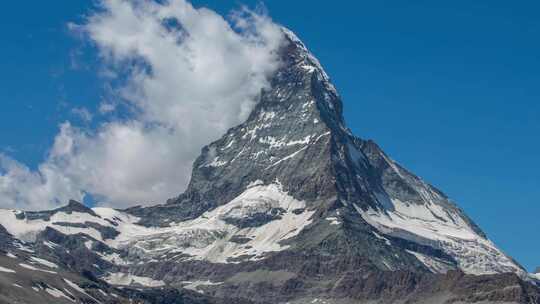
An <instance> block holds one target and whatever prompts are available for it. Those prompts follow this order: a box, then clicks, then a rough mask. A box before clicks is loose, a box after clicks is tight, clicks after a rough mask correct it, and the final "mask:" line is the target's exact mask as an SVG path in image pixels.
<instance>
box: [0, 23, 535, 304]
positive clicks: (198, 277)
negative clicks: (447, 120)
mask: <svg viewBox="0 0 540 304" xmlns="http://www.w3.org/2000/svg"><path fill="white" fill-rule="evenodd" d="M283 31H284V35H285V38H286V39H285V40H286V43H285V45H284V46H283V47H282V48H281V50H280V56H281V61H282V64H281V68H280V69H279V70H278V71H277V72H276V73H275V75H273V77H272V78H271V86H270V88H268V89H266V90H264V91H263V92H262V93H261V97H260V101H259V103H258V104H257V106H256V107H255V109H254V110H253V112H252V113H251V115H250V116H249V118H248V119H247V120H246V122H244V123H243V124H241V125H239V126H237V127H234V128H232V129H230V130H229V131H228V132H227V133H226V134H225V135H224V136H223V137H222V138H220V139H219V140H217V141H215V142H213V143H211V144H209V145H208V146H206V147H204V148H203V149H202V152H201V155H200V156H199V157H198V158H197V160H196V161H195V163H194V165H193V172H192V178H191V182H190V184H189V186H188V189H187V190H186V191H185V192H184V193H182V194H181V195H179V196H178V197H176V198H173V199H170V200H169V201H168V202H167V203H165V204H163V205H157V206H153V207H135V208H130V209H127V210H114V209H110V208H92V209H90V208H87V207H85V206H83V205H82V204H79V203H77V202H74V201H72V202H70V203H69V204H68V205H67V206H66V207H64V208H60V209H56V210H52V211H43V212H23V211H16V210H0V224H1V226H0V227H3V228H4V229H3V230H2V231H3V233H0V237H2V238H5V239H6V241H5V242H3V243H5V244H8V243H9V244H10V245H9V246H7V245H6V246H4V247H0V250H2V251H1V252H3V253H4V254H5V256H6V257H5V258H4V256H3V255H1V254H0V257H2V259H0V262H2V263H3V262H5V261H10V260H9V259H10V256H12V257H14V258H12V259H19V260H21V262H20V263H18V265H19V266H21V267H23V266H22V265H23V264H24V265H27V266H29V267H27V268H25V269H26V270H32V268H35V269H38V268H39V270H37V271H41V272H43V271H51V272H56V270H54V269H62V271H63V272H65V273H66V274H62V275H60V274H58V273H57V275H59V276H61V277H60V278H56V279H55V280H56V281H58V282H63V283H62V284H60V285H54V284H49V285H47V286H48V287H47V288H48V289H47V288H44V289H43V290H45V291H42V290H39V288H38V290H37V291H35V292H37V293H39V292H41V294H43V296H46V297H49V298H50V299H52V300H55V299H56V300H57V299H59V298H66V301H68V299H67V298H69V299H70V300H72V301H77V300H80V299H83V298H85V296H84V293H87V294H88V297H86V298H85V299H86V300H87V301H88V302H87V303H92V302H91V301H95V302H96V303H98V302H102V303H109V302H110V303H121V302H115V301H117V300H115V299H124V298H125V299H129V298H130V297H131V298H133V297H137V299H143V298H144V293H145V292H148V293H149V294H151V295H152V294H155V292H156V290H161V292H162V293H163V292H164V290H170V291H168V292H174V291H176V292H180V291H182V292H186V290H187V293H186V294H183V295H184V296H183V297H184V299H189V301H192V302H188V300H185V301H186V303H212V301H214V303H241V302H242V301H246V302H245V303H251V302H252V303H286V302H288V303H363V302H362V301H367V300H370V301H372V302H373V303H379V302H381V303H394V302H395V303H402V302H403V301H410V302H415V303H418V302H420V299H422V301H427V302H426V303H445V301H453V302H460V301H461V302H482V303H489V302H496V301H505V302H508V303H512V302H513V303H537V302H538V299H539V294H540V293H539V292H538V289H536V287H534V286H533V285H532V284H529V283H528V282H527V281H526V280H527V278H528V275H527V273H526V271H525V270H524V269H523V268H522V267H521V266H520V265H519V264H518V263H516V262H515V261H513V260H512V259H511V258H510V257H509V256H507V255H506V254H504V253H503V252H502V251H501V250H500V249H498V248H497V246H496V245H495V244H493V243H492V242H491V241H490V240H489V239H488V238H487V236H486V235H485V234H484V233H483V232H482V231H481V229H480V228H479V227H478V226H476V225H475V224H474V222H473V221H472V220H471V219H469V218H468V217H467V216H466V215H465V214H464V212H463V211H462V210H461V209H460V208H459V207H457V206H456V205H455V204H454V203H453V202H452V201H450V200H449V199H448V198H447V197H446V196H445V195H444V194H443V193H442V192H441V191H439V190H438V189H436V188H434V187H433V186H431V185H429V184H428V183H426V182H425V181H423V180H422V179H421V178H419V177H417V176H415V175H414V174H412V173H410V172H409V171H407V170H406V169H404V168H403V167H402V166H400V165H399V164H397V163H396V162H395V161H393V160H392V159H391V158H390V157H389V156H387V155H386V154H385V153H384V152H383V151H382V150H381V149H380V147H379V146H377V144H375V143H374V142H373V141H370V140H364V139H361V138H358V137H356V136H354V135H353V134H352V133H351V132H350V130H349V129H347V127H346V125H345V122H344V119H343V115H342V111H343V105H342V103H341V99H340V97H339V95H338V93H337V91H336V89H335V87H334V86H333V85H332V83H331V82H330V78H329V77H328V75H327V74H326V73H325V72H324V70H323V68H322V67H321V65H320V63H319V62H318V61H317V59H316V58H315V57H314V56H313V55H312V54H311V53H310V52H309V51H308V50H307V48H306V47H305V45H304V44H303V43H302V42H301V41H300V40H299V39H298V38H297V37H296V36H295V35H294V34H293V33H292V32H290V31H288V30H286V29H284V30H283ZM0 232H1V231H0ZM12 264H13V263H11V264H0V265H1V266H3V267H4V268H5V269H8V270H13V271H14V272H9V271H4V273H6V276H7V277H8V279H10V280H11V281H8V282H9V283H10V284H18V285H20V286H23V285H24V284H26V285H25V286H35V284H36V283H35V282H34V281H32V279H31V278H29V276H26V277H24V278H23V279H21V278H20V277H18V270H19V269H20V267H19V266H17V267H16V268H17V270H16V269H14V268H12V267H11V266H10V265H12ZM4 265H7V266H4ZM8 266H10V267H11V268H10V267H8ZM4 268H0V271H2V269H4ZM26 270H25V271H26ZM42 270H43V271H42ZM68 273H69V276H70V277H71V278H72V279H69V278H66V277H65V276H67V275H68ZM48 274H49V275H53V273H48ZM81 274H86V275H87V276H86V277H81ZM75 277H76V278H77V280H78V281H80V282H82V281H84V282H88V280H89V279H88V277H91V278H92V279H95V282H99V283H95V284H97V285H96V286H94V288H93V289H92V288H87V289H88V290H87V289H84V288H82V287H80V286H79V285H77V284H75V283H73V280H75V279H74V278H75ZM68 280H69V282H71V283H68ZM90 281H91V280H90ZM50 282H54V281H50ZM105 282H107V283H108V284H111V285H112V286H109V285H108V284H107V283H105ZM5 284H7V283H4V281H2V280H0V286H2V285H3V286H4V289H0V294H2V293H3V292H4V291H5V290H6V288H5V286H6V285H5ZM32 284H34V285H32ZM66 284H67V285H66ZM72 284H75V285H76V286H79V288H82V289H81V290H82V292H79V293H78V294H77V295H72V296H71V297H70V296H69V292H74V291H73V289H74V286H72ZM99 284H101V285H99ZM12 286H14V285H12ZM70 286H72V287H73V288H71V287H70ZM85 286H86V285H85ZM114 286H116V287H114ZM118 286H124V287H125V288H123V289H122V288H117V287H118ZM133 287H137V288H133ZM130 288H132V289H130ZM11 289H13V288H11ZM49 289H51V290H57V291H58V292H57V291H52V292H49V291H48V290H49ZM75 289H76V288H75ZM13 290H15V289H13ZM179 290H180V291H179ZM191 291H194V294H191V293H189V292H191ZM60 293H62V294H63V295H64V296H65V297H64V296H62V295H60V296H59V297H56V296H55V295H54V294H56V295H59V294H60ZM197 293H204V294H205V295H206V296H209V297H210V298H196V297H195V295H196V294H197ZM8 294H9V296H11V299H14V298H16V295H13V293H8ZM81 294H82V295H81ZM97 294H105V296H103V295H101V296H99V298H97V297H98V295H97ZM113 294H114V295H116V297H115V296H110V295H113ZM107 295H109V296H107ZM34 296H35V295H34ZM91 298H94V300H92V299H91ZM144 299H145V300H144V301H146V302H143V303H165V302H159V300H156V299H155V298H152V297H151V296H148V297H147V298H144ZM220 299H221V300H220ZM426 299H428V300H426ZM1 301H2V298H0V302H1ZM118 301H119V300H118ZM141 301H143V300H141ZM152 301H154V302H152ZM197 301H209V302H197ZM220 301H221V302H220ZM347 301H348V302H347ZM51 303H54V302H51ZM166 303H184V302H166Z"/></svg>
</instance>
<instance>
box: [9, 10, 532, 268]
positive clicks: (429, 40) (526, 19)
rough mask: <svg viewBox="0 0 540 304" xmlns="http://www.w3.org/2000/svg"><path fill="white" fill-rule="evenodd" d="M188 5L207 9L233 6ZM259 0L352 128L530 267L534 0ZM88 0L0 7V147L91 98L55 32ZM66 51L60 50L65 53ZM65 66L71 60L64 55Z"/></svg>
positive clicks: (86, 76) (35, 142) (89, 65)
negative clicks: (292, 37) (312, 61)
mask: <svg viewBox="0 0 540 304" xmlns="http://www.w3.org/2000/svg"><path fill="white" fill-rule="evenodd" d="M258 2H259V1H242V2H239V1H224V0H215V1H195V4H196V5H200V4H204V5H207V6H209V7H211V8H213V9H215V10H217V11H219V12H221V13H227V12H228V11H229V10H230V9H231V8H233V7H237V5H238V4H239V3H246V4H248V5H254V4H256V3H258ZM406 2H407V3H405V1H345V0H342V1H331V2H327V1H298V0H296V1H267V2H266V3H265V4H266V6H267V8H268V10H269V13H270V15H271V16H272V17H273V19H274V20H276V21H277V22H279V23H282V24H284V25H286V26H287V27H289V28H291V29H292V30H294V31H295V32H296V33H297V34H298V35H299V36H300V37H301V38H302V39H303V40H304V41H305V43H306V44H307V45H308V47H310V49H311V50H312V51H313V53H314V54H315V55H316V56H317V57H318V58H319V59H320V61H321V62H322V64H323V65H324V66H325V68H326V70H327V72H328V73H329V74H330V75H331V77H332V78H333V81H334V83H335V84H336V86H337V88H338V90H339V91H340V93H341V95H342V97H343V101H344V104H345V116H346V119H347V121H348V123H349V126H350V127H351V129H352V130H353V131H354V133H355V134H357V135H359V136H360V137H362V138H372V139H374V140H375V141H377V142H378V143H379V144H380V145H381V146H382V147H383V148H384V149H385V150H386V151H387V152H388V153H389V154H390V155H391V156H392V157H393V158H394V159H396V160H397V161H399V162H400V163H402V164H403V165H404V166H405V167H407V168H409V169H410V170H412V171H413V172H415V173H416V174H418V175H420V176H422V177H423V178H424V179H426V180H427V181H429V182H431V183H432V184H434V185H436V186H437V187H439V188H441V189H442V190H443V191H445V192H446V193H447V194H448V195H449V196H450V197H452V198H453V199H454V200H455V201H456V202H458V204H459V205H460V206H461V207H462V208H463V209H465V210H466V212H467V213H468V214H469V215H470V216H471V217H472V218H473V219H474V220H475V221H476V222H477V223H478V224H479V225H480V226H481V227H482V228H483V229H484V230H485V231H486V232H487V234H488V235H489V236H490V238H491V239H492V240H494V241H495V242H496V243H497V244H498V245H499V246H500V247H501V248H502V249H503V250H505V251H506V252H508V253H509V254H511V255H512V256H514V257H515V258H516V259H517V260H518V261H519V262H521V263H522V264H523V265H525V266H526V267H528V268H529V269H531V268H533V267H535V266H540V255H539V254H538V252H540V240H539V237H538V236H539V233H540V220H538V218H539V216H540V204H539V198H540V187H539V184H540V162H539V156H540V141H539V140H538V139H539V134H540V56H539V54H540V39H539V38H540V19H539V18H538V12H539V11H540V3H538V2H537V1H519V2H516V1H514V2H511V1H487V0H486V1H474V3H471V2H473V1H451V2H447V3H446V4H444V5H443V2H442V1H437V2H438V4H435V3H434V1H406ZM89 3H90V1H87V0H84V1H83V0H71V1H35V2H32V4H31V5H29V4H28V3H26V2H20V1H10V2H9V3H5V4H4V6H3V9H2V10H1V11H0V37H2V42H1V45H0V67H2V70H1V72H2V76H1V83H2V85H1V86H0V102H1V107H0V150H2V151H4V152H6V153H8V154H10V155H12V156H14V157H15V158H16V159H18V160H20V161H22V162H24V163H26V164H28V165H30V166H36V165H37V164H38V163H39V162H40V161H41V160H42V159H43V158H44V156H45V154H46V152H47V148H48V147H50V144H51V143H52V140H53V138H54V135H55V134H56V133H57V131H58V130H57V128H58V124H59V123H60V122H62V121H64V120H66V119H71V120H73V119H76V118H75V117H74V116H73V115H72V114H70V109H71V108H73V107H76V106H82V105H83V106H86V107H88V108H90V109H92V110H95V109H96V108H97V105H98V103H99V101H100V97H101V96H102V95H103V94H104V87H103V84H102V83H101V82H100V80H99V78H98V77H97V76H96V59H95V54H94V53H93V50H92V49H91V48H89V47H88V46H85V45H83V43H82V42H81V41H80V40H79V39H77V38H76V37H73V35H71V34H70V33H69V31H68V30H67V28H66V23H67V22H70V21H80V18H81V16H82V15H83V14H84V13H85V12H87V10H88V8H89V7H90V4H89ZM73 59H74V60H73ZM73 63H76V64H75V65H74V64H73Z"/></svg>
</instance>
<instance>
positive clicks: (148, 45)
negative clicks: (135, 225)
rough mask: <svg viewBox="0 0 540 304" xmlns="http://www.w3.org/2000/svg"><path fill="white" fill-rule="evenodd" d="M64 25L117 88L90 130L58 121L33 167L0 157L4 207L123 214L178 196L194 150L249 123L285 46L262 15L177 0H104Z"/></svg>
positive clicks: (0, 195)
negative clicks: (72, 203) (94, 206)
mask: <svg viewBox="0 0 540 304" xmlns="http://www.w3.org/2000/svg"><path fill="white" fill-rule="evenodd" d="M70 27H71V28H72V30H74V31H77V32H79V33H81V34H82V35H83V36H84V37H86V39H89V40H90V41H91V42H92V43H93V44H94V45H95V46H96V48H97V49H98V51H99V56H100V57H101V59H102V61H103V64H104V67H103V68H104V70H106V71H107V73H106V74H107V75H108V77H110V80H111V82H113V83H116V84H118V83H121V85H117V86H116V87H114V92H115V97H116V98H115V100H113V101H106V102H101V104H100V105H99V106H97V107H98V108H99V111H98V112H99V113H98V114H99V115H102V116H103V115H105V117H108V118H107V119H106V120H105V121H102V122H101V124H100V125H99V127H98V128H97V129H94V130H89V129H85V128H81V127H77V126H75V125H73V124H71V123H70V122H65V123H63V124H61V125H60V132H59V134H58V135H57V136H56V138H55V142H54V145H53V147H52V148H51V149H50V152H49V155H48V157H47V159H46V160H45V161H44V162H43V163H42V164H41V165H40V166H39V167H38V169H37V170H36V171H31V170H29V169H28V168H27V167H26V166H24V165H23V164H21V163H18V162H17V161H15V160H14V159H11V158H9V157H7V156H6V155H0V207H2V208H20V209H45V208H51V207H55V206H58V205H62V204H64V203H65V202H66V201H67V200H68V199H69V198H74V199H79V200H82V199H83V198H84V197H85V196H86V195H89V194H90V195H92V196H93V197H97V198H99V200H100V201H102V202H103V203H102V204H106V205H110V206H113V207H119V208H120V207H127V206H131V205H137V204H153V203H161V202H164V201H165V200H166V199H167V198H170V197H173V196H176V195H178V194H179V193H180V192H181V191H183V190H184V188H185V186H186V185H187V182H188V181H189V176H190V173H191V166H192V162H193V160H194V159H195V157H196V156H197V155H198V154H199V152H200V149H201V147H202V146H203V145H205V144H207V143H209V142H210V141H212V140H214V139H217V138H218V137H219V136H220V135H222V134H223V133H225V131H226V130H227V129H228V128H230V127H232V126H235V125H237V124H239V123H241V122H242V121H243V120H245V119H246V118H247V116H248V115H249V113H250V111H251V110H252V108H253V106H254V104H255V102H256V98H257V96H258V94H259V93H260V90H261V89H262V88H264V87H265V86H267V85H268V82H267V80H268V77H269V75H271V74H272V73H273V72H274V71H275V70H276V69H277V68H278V66H279V61H278V57H277V54H276V51H277V49H278V48H279V47H280V45H281V43H282V40H283V39H282V32H281V30H280V28H279V26H277V25H276V24H274V23H273V22H272V21H271V20H270V19H269V18H268V17H267V16H265V15H261V14H257V13H254V12H252V11H249V10H247V9H241V10H239V11H235V12H233V13H232V14H231V15H230V16H229V17H228V18H227V19H225V18H223V17H222V16H220V15H219V14H217V13H216V12H214V11H212V10H209V9H207V8H195V7H193V6H192V5H191V4H190V3H189V2H186V1H184V0H170V1H160V2H155V1H151V0H145V1H142V0H133V1H126V0H102V1H101V2H100V4H99V8H98V10H97V11H96V12H94V13H92V14H91V15H90V16H88V18H87V22H86V23H84V24H80V25H71V26H70ZM119 105H120V106H121V107H119ZM119 108H122V109H124V113H122V114H123V115H114V114H115V112H117V111H120V110H119ZM126 109H127V110H126ZM76 112H77V113H78V114H79V115H80V114H82V112H81V111H80V110H79V111H76ZM126 113H128V114H126ZM86 114H88V115H86ZM90 114H91V113H85V114H84V115H85V116H86V117H92V115H90ZM116 117H122V118H121V119H120V118H116Z"/></svg>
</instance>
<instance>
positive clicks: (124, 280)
mask: <svg viewBox="0 0 540 304" xmlns="http://www.w3.org/2000/svg"><path fill="white" fill-rule="evenodd" d="M104 279H105V281H107V283H109V284H112V285H124V286H129V285H136V284H139V285H143V286H147V287H160V286H164V285H165V283H164V282H163V281H160V280H154V279H152V278H147V277H141V276H136V275H132V274H128V273H122V272H115V273H110V274H109V275H108V276H107V277H105V278H104Z"/></svg>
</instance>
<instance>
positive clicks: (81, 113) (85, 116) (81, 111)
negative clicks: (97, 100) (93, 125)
mask: <svg viewBox="0 0 540 304" xmlns="http://www.w3.org/2000/svg"><path fill="white" fill-rule="evenodd" d="M71 113H73V115H75V116H77V117H78V118H79V119H81V120H82V121H84V122H90V121H91V120H92V118H93V115H92V113H90V111H89V110H88V109H87V108H85V107H79V108H73V109H72V110H71Z"/></svg>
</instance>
